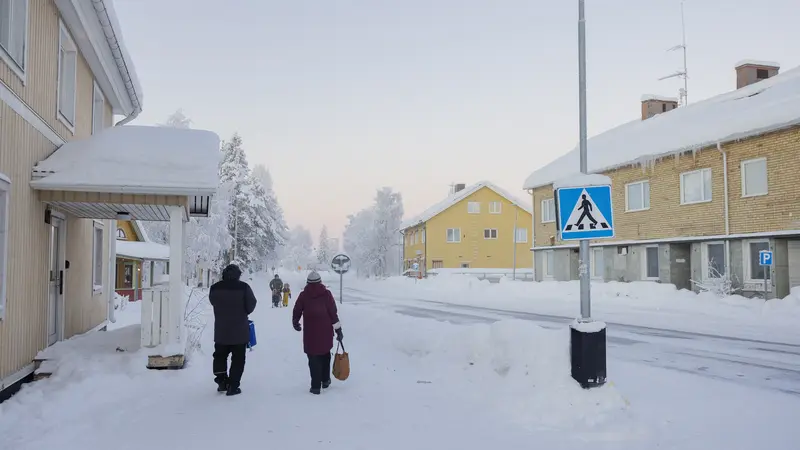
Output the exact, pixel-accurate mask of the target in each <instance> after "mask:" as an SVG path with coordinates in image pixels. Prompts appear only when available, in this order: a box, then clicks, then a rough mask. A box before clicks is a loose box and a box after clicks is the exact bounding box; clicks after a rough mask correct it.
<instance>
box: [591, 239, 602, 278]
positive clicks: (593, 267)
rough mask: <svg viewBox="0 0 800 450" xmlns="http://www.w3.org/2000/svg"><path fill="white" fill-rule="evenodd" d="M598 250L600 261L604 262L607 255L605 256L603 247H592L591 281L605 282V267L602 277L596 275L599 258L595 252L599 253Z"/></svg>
mask: <svg viewBox="0 0 800 450" xmlns="http://www.w3.org/2000/svg"><path fill="white" fill-rule="evenodd" d="M598 250H599V251H600V259H601V260H602V259H603V258H605V255H604V254H603V253H604V252H603V247H592V248H590V249H589V251H590V252H591V256H590V261H591V262H592V268H591V269H592V273H591V279H592V280H595V281H604V280H605V277H604V276H603V272H605V267H603V271H602V272H600V275H595V274H594V270H595V268H596V267H597V257H596V256H595V252H597V251H598Z"/></svg>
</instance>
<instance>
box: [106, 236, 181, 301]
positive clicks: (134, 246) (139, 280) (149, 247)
mask: <svg viewBox="0 0 800 450" xmlns="http://www.w3.org/2000/svg"><path fill="white" fill-rule="evenodd" d="M116 248H117V252H116V253H117V264H116V267H117V269H116V289H115V291H116V293H117V294H119V295H122V296H127V297H128V299H129V300H130V301H137V300H141V299H142V289H143V288H146V287H149V286H150V285H151V283H152V282H153V279H154V277H155V276H156V275H157V274H161V273H163V272H164V270H163V269H162V268H166V267H167V264H168V261H169V246H168V245H164V244H159V243H157V242H152V241H151V240H150V238H149V236H147V232H146V231H145V229H144V227H143V226H142V223H141V222H140V221H138V220H126V221H123V220H120V221H117V242H116ZM157 266H161V268H158V269H157ZM145 273H147V274H148V275H147V276H146V277H145Z"/></svg>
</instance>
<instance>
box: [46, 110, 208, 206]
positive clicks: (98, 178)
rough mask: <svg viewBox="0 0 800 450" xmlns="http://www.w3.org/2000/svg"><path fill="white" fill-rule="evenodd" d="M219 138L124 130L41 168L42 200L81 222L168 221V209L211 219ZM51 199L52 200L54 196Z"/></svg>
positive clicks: (86, 142)
mask: <svg viewBox="0 0 800 450" xmlns="http://www.w3.org/2000/svg"><path fill="white" fill-rule="evenodd" d="M219 144H220V140H219V137H218V136H217V135H216V134H215V133H213V132H210V131H204V130H191V129H179V128H171V127H148V126H120V127H111V128H107V129H105V130H103V131H101V132H99V133H97V134H95V135H93V136H91V137H89V138H86V139H81V140H76V141H70V142H67V143H66V144H64V145H62V146H61V147H60V148H59V149H58V150H56V151H55V152H54V153H53V154H52V155H50V156H49V157H48V158H47V159H45V160H44V161H40V162H39V163H37V164H36V166H35V167H34V168H33V179H32V181H31V187H33V188H34V189H37V190H40V191H43V192H42V193H41V194H42V201H45V202H47V203H50V204H53V205H56V206H57V207H59V208H61V209H64V210H66V211H68V212H70V213H72V214H75V215H77V216H79V217H87V218H89V217H91V218H95V219H114V218H115V217H117V215H118V213H121V212H124V213H126V214H130V215H131V218H132V219H139V220H167V218H168V214H167V213H166V207H167V206H186V207H187V208H188V209H189V213H190V214H192V215H199V216H205V215H207V214H208V204H209V201H210V198H211V196H212V195H213V194H214V192H215V191H216V188H217V184H218V175H217V170H218V164H219V157H220V151H219ZM48 192H49V194H48Z"/></svg>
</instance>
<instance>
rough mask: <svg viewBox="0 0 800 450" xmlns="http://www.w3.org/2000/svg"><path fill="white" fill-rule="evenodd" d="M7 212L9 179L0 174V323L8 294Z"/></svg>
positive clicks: (3, 317) (4, 315)
mask: <svg viewBox="0 0 800 450" xmlns="http://www.w3.org/2000/svg"><path fill="white" fill-rule="evenodd" d="M9 212H11V179H10V178H9V177H7V176H5V175H4V174H3V173H2V172H0V322H2V321H3V320H5V318H6V304H7V303H6V299H7V297H6V296H7V294H8V284H7V280H8V233H9V225H8V224H9V221H10V220H9V219H10V217H9Z"/></svg>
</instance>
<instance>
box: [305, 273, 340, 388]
mask: <svg viewBox="0 0 800 450" xmlns="http://www.w3.org/2000/svg"><path fill="white" fill-rule="evenodd" d="M306 282H307V284H306V287H305V288H304V289H303V292H301V293H300V295H298V296H297V301H296V302H295V304H294V311H293V314H292V325H293V326H294V329H295V330H297V331H301V330H302V331H303V350H304V351H305V353H306V356H307V357H308V370H309V372H310V374H311V389H310V391H309V392H311V393H312V394H316V395H319V394H320V392H321V389H326V388H328V387H329V386H330V385H331V350H332V349H333V335H334V332H335V333H336V339H338V340H339V341H340V342H341V341H342V339H344V335H343V333H342V324H341V322H339V315H338V311H337V310H336V301H335V300H334V299H333V294H331V291H329V290H328V288H326V287H325V285H324V284H322V278H320V276H319V274H318V273H317V272H316V271H312V272H311V273H309V274H308V278H307V280H306ZM301 318H302V319H303V326H302V327H301V326H300V319H301Z"/></svg>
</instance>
